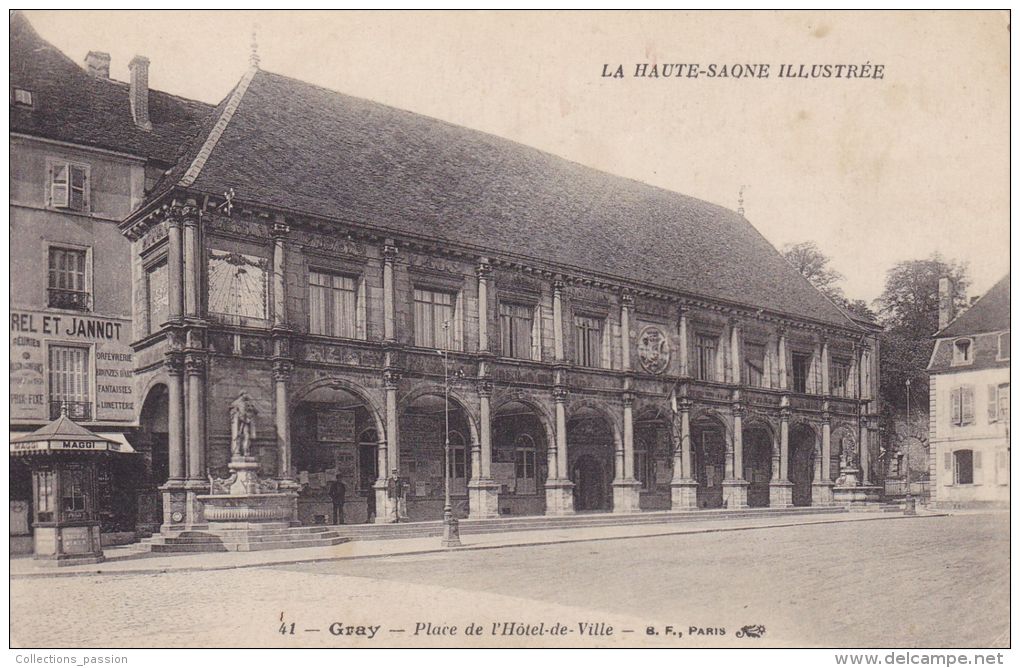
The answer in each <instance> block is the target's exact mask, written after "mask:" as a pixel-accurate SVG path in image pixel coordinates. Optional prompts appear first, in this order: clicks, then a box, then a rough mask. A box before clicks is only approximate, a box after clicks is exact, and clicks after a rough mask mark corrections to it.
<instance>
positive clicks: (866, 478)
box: [858, 418, 871, 485]
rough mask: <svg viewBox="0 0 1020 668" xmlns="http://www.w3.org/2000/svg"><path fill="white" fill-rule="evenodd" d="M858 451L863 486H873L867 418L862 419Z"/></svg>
mask: <svg viewBox="0 0 1020 668" xmlns="http://www.w3.org/2000/svg"><path fill="white" fill-rule="evenodd" d="M859 434H860V435H859V436H858V442H859V446H858V449H859V450H860V453H859V456H860V460H861V484H862V485H870V484H871V472H870V470H869V469H870V468H871V467H870V459H871V453H870V452H868V421H867V418H862V419H861V426H860V430H859Z"/></svg>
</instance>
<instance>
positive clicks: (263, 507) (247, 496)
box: [197, 455, 297, 530]
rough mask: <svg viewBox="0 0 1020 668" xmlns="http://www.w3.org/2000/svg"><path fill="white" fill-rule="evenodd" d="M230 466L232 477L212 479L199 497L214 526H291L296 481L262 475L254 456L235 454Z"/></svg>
mask: <svg viewBox="0 0 1020 668" xmlns="http://www.w3.org/2000/svg"><path fill="white" fill-rule="evenodd" d="M227 468H228V469H229V470H230V477H229V478H227V479H226V480H216V479H211V480H210V481H209V494H202V495H200V496H198V497H197V498H198V500H199V501H200V502H201V503H202V506H203V511H204V515H205V521H206V522H207V523H208V526H209V529H210V530H216V529H247V528H255V527H261V528H265V526H266V525H267V524H273V525H280V526H289V525H291V524H292V523H294V522H295V520H296V519H297V512H296V510H297V505H296V499H297V491H296V490H295V487H296V486H295V485H294V483H293V481H288V480H283V481H278V480H272V479H263V478H260V477H259V473H258V471H259V463H258V460H257V459H256V458H254V457H244V456H240V455H234V458H233V459H231V460H230V463H229V464H227Z"/></svg>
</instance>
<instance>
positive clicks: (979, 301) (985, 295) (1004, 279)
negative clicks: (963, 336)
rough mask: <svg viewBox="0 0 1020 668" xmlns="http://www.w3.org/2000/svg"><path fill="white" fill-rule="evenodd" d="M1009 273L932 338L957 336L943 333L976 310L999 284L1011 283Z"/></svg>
mask: <svg viewBox="0 0 1020 668" xmlns="http://www.w3.org/2000/svg"><path fill="white" fill-rule="evenodd" d="M1009 274H1010V272H1008V271H1007V272H1006V275H1005V276H1003V277H1002V278H1000V279H999V280H997V281H996V282H995V283H994V284H992V287H990V288H988V289H987V290H985V291H984V293H983V294H981V295H980V296H979V297H978V298H977V299H975V300H974V303H973V304H970V305H969V306H967V308H966V309H964V310H963V311H961V312H960V313H957V314H956V316H955V317H954V318H953V319H952V320H950V321H949V322H948V323H946V326H945V327H943V328H942V329H940V330H938V331H937V332H935V333H934V334H932V338H933V339H940V338H955V336H954V337H948V336H947V337H943V336H942V333H943V332H944V331H946V330H947V329H949V328H950V327H952V326H953V325H955V324H956V321H957V320H960V319H961V318H963V317H964V316H965V315H967V314H968V313H970V312H971V311H972V310H974V308H975V307H976V306H977V305H978V304H980V303H981V301H982V300H983V299H984V298H985V297H987V296H988V295H990V294H991V293H992V292H994V291H995V289H996V288H998V287H999V285H1001V284H1002V283H1004V282H1005V283H1007V284H1008V283H1009ZM994 331H1005V330H994ZM956 336H958V335H956Z"/></svg>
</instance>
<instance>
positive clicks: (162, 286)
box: [145, 262, 170, 334]
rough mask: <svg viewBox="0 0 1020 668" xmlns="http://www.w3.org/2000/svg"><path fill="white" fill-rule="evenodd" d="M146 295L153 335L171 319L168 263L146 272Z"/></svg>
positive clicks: (150, 331)
mask: <svg viewBox="0 0 1020 668" xmlns="http://www.w3.org/2000/svg"><path fill="white" fill-rule="evenodd" d="M145 294H146V303H147V304H148V309H149V321H148V324H149V333H150V334H151V333H153V332H155V331H156V330H157V329H159V328H160V327H161V326H162V325H163V323H164V322H166V321H167V320H169V319H170V291H169V275H168V273H167V263H166V262H160V263H159V264H157V265H156V266H154V267H151V268H150V269H149V270H148V271H146V272H145Z"/></svg>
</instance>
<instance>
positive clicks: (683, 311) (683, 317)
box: [677, 306, 691, 378]
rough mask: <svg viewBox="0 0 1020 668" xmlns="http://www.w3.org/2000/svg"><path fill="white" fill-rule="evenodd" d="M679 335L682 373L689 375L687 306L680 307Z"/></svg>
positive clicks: (684, 375) (685, 375)
mask: <svg viewBox="0 0 1020 668" xmlns="http://www.w3.org/2000/svg"><path fill="white" fill-rule="evenodd" d="M677 330H678V336H679V337H680V375H681V376H683V377H685V378H686V377H688V376H690V375H691V373H690V369H691V365H690V347H689V343H688V341H687V307H685V306H681V307H680V322H679V323H678V324H677Z"/></svg>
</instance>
